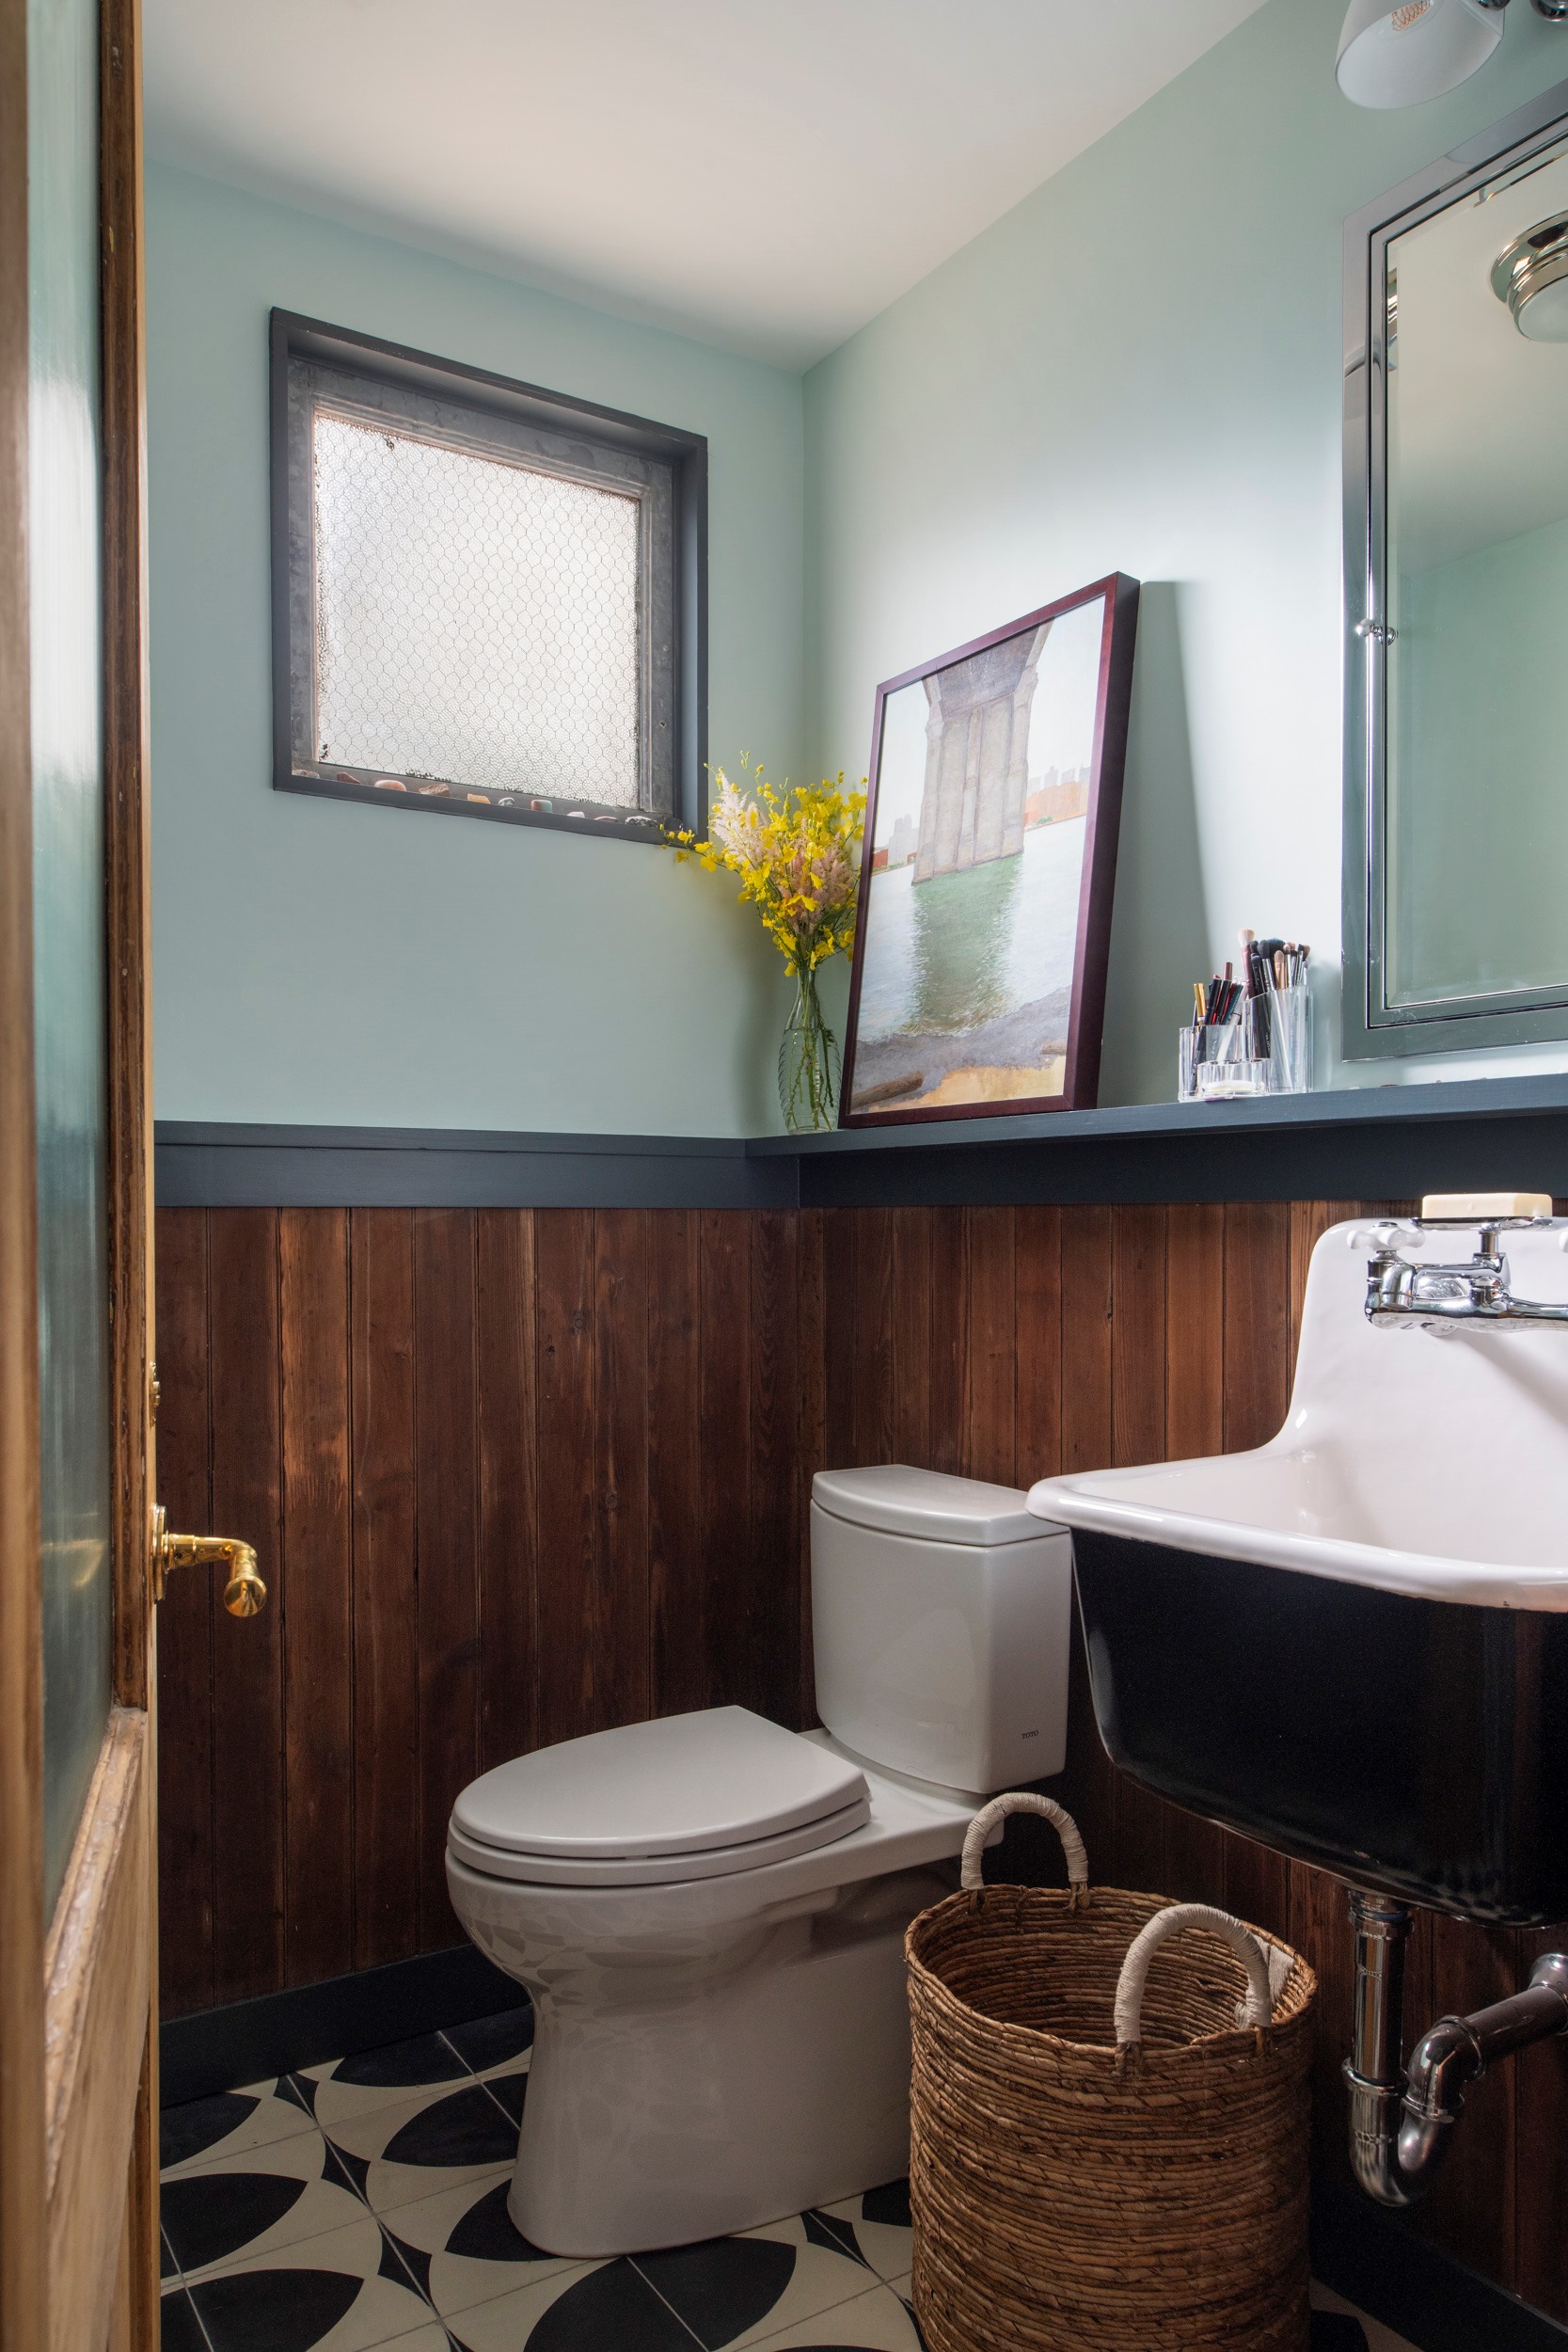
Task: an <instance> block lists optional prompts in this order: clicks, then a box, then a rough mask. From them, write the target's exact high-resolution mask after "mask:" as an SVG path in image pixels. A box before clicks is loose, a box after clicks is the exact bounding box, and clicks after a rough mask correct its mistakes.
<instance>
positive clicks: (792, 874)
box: [665, 757, 865, 972]
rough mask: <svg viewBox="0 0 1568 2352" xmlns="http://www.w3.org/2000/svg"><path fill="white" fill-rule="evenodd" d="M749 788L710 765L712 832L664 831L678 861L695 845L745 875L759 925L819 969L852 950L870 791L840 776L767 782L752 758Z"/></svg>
mask: <svg viewBox="0 0 1568 2352" xmlns="http://www.w3.org/2000/svg"><path fill="white" fill-rule="evenodd" d="M741 766H742V768H743V769H744V770H746V771H747V772H748V774H749V776H750V778H751V783H752V792H751V794H750V795H748V794H747V793H745V792H743V791H742V790H741V789H740V788H739V787H738V786H736V785H735V784H733V783H732V782H731V780H730V778H729V777H728V776H727V775H726V774H725V773H724V771H723V770H722V768H719V769H716V770H715V771H714V781H715V783H716V784H717V786H718V792H717V795H716V797H715V799H714V802H713V804H712V807H711V808H710V810H709V813H708V837H707V839H706V840H705V841H696V840H695V839H694V837H693V835H692V834H689V833H667V834H666V835H665V839H666V840H667V841H668V842H669V844H670V846H671V848H672V849H673V850H674V852H675V856H676V858H677V860H678V861H680V862H681V863H682V864H684V863H685V861H686V859H687V858H688V857H689V856H691V855H692V854H693V853H694V854H695V855H696V856H697V857H698V858H699V859H700V860H701V862H702V864H703V865H704V866H705V867H706V869H707V871H708V872H709V873H716V872H718V870H719V868H720V867H721V866H722V867H724V868H725V869H726V870H727V871H728V872H730V873H732V874H737V875H738V876H739V878H740V896H741V898H743V899H748V900H750V902H751V904H752V906H754V907H755V908H756V911H757V914H758V916H759V918H760V920H761V922H762V926H763V929H764V930H766V931H767V933H768V937H769V938H770V939H771V940H772V942H773V944H774V946H776V947H777V948H778V950H779V953H780V954H781V955H782V956H783V957H784V960H785V961H786V962H788V963H789V964H790V966H791V967H792V969H794V970H795V971H797V972H800V971H805V972H815V971H816V967H817V965H818V964H819V963H823V962H826V961H827V959H828V958H829V957H830V956H836V955H847V954H848V953H849V951H850V949H851V947H852V946H854V939H855V902H856V898H857V895H858V891H859V886H860V847H861V835H862V833H863V829H864V820H865V794H864V792H863V791H861V792H846V791H845V789H844V771H843V770H842V769H840V771H839V773H838V776H837V778H836V780H831V779H829V778H827V777H824V779H823V781H822V782H821V783H820V784H816V785H801V786H800V787H797V788H796V789H795V790H793V791H792V790H791V788H790V785H789V781H788V778H787V777H786V778H785V780H784V784H783V785H782V786H774V785H772V784H770V783H768V779H767V777H766V775H765V774H764V772H763V770H762V769H761V768H760V767H756V768H753V767H752V763H751V761H750V760H749V759H746V758H744V757H743V758H742V760H741Z"/></svg>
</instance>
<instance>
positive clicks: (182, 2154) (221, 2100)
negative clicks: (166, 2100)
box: [158, 2090, 261, 2166]
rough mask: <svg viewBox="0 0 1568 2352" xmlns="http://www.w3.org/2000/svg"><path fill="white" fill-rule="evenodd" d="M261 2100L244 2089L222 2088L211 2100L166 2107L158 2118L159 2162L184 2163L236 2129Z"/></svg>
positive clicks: (250, 2114)
mask: <svg viewBox="0 0 1568 2352" xmlns="http://www.w3.org/2000/svg"><path fill="white" fill-rule="evenodd" d="M259 2106H261V2101H260V2099H252V2098H250V2097H248V2096H247V2095H246V2094H245V2092H244V2091H239V2090H220V2091H218V2092H217V2093H216V2094H215V2095H214V2097H213V2098H211V2099H190V2100H187V2102H186V2103H185V2105H184V2106H182V2107H166V2108H165V2109H164V2111H163V2113H162V2115H161V2116H160V2117H159V2118H158V2162H159V2163H160V2164H161V2165H164V2166H168V2165H171V2164H185V2163H187V2162H188V2161H189V2160H190V2158H191V2157H192V2156H199V2155H200V2154H202V2153H203V2152H204V2151H205V2150H206V2149H208V2148H215V2147H216V2146H217V2144H218V2142H219V2140H220V2139H227V2138H228V2137H229V2135H230V2132H237V2131H238V2130H239V2128H240V2125H241V2124H242V2123H243V2122H245V2120H246V2118H247V2117H249V2116H252V2115H254V2114H255V2112H256V2110H257V2108H258V2107H259Z"/></svg>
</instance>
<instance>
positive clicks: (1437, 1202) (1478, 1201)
mask: <svg viewBox="0 0 1568 2352" xmlns="http://www.w3.org/2000/svg"><path fill="white" fill-rule="evenodd" d="M1551 1213H1552V1196H1551V1194H1550V1193H1549V1192H1429V1193H1428V1194H1427V1196H1426V1198H1425V1199H1424V1200H1422V1202H1421V1215H1422V1216H1431V1217H1442V1218H1445V1219H1448V1220H1450V1221H1451V1222H1453V1223H1455V1224H1461V1223H1463V1224H1466V1225H1467V1224H1471V1223H1482V1222H1485V1221H1486V1220H1487V1219H1489V1218H1492V1217H1495V1216H1551Z"/></svg>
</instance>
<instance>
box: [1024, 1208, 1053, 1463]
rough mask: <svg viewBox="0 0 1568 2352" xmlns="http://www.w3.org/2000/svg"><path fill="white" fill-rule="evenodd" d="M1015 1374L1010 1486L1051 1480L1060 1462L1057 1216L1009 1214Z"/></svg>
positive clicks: (1046, 1211)
mask: <svg viewBox="0 0 1568 2352" xmlns="http://www.w3.org/2000/svg"><path fill="white" fill-rule="evenodd" d="M1013 1280H1014V1283H1015V1285H1016V1292H1017V1295H1016V1300H1015V1305H1014V1328H1015V1335H1016V1338H1015V1343H1016V1345H1017V1349H1018V1370H1017V1375H1016V1379H1015V1383H1014V1422H1013V1484H1014V1485H1015V1486H1033V1485H1034V1483H1035V1481H1036V1480H1037V1478H1053V1477H1054V1476H1055V1474H1056V1472H1057V1471H1058V1470H1060V1468H1061V1462H1062V1213H1061V1211H1060V1209H1052V1208H1027V1209H1015V1210H1014V1212H1013Z"/></svg>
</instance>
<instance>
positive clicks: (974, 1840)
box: [958, 1788, 1089, 1896]
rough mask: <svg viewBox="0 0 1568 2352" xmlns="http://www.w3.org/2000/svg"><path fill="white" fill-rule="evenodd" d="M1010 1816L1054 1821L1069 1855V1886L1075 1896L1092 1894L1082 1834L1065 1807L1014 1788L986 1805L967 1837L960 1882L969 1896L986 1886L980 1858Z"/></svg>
mask: <svg viewBox="0 0 1568 2352" xmlns="http://www.w3.org/2000/svg"><path fill="white" fill-rule="evenodd" d="M1009 1813H1039V1814H1042V1815H1043V1816H1044V1818H1045V1819H1046V1820H1048V1821H1050V1822H1051V1823H1052V1825H1053V1828H1054V1829H1055V1831H1056V1833H1057V1835H1058V1836H1059V1837H1060V1838H1061V1841H1062V1851H1063V1852H1064V1853H1065V1854H1066V1856H1067V1875H1068V1884H1069V1886H1070V1887H1071V1889H1072V1891H1073V1893H1074V1895H1078V1894H1080V1893H1082V1894H1084V1895H1085V1896H1086V1895H1087V1893H1088V1891H1089V1857H1088V1854H1087V1853H1086V1851H1085V1847H1084V1840H1083V1838H1082V1837H1081V1836H1080V1835H1079V1831H1078V1824H1077V1822H1076V1821H1075V1820H1073V1818H1072V1816H1071V1814H1070V1813H1069V1812H1068V1811H1067V1809H1066V1808H1065V1806H1062V1805H1059V1804H1057V1803H1056V1800H1055V1798H1054V1797H1041V1796H1037V1794H1036V1793H1035V1791H1034V1790H1033V1789H1032V1788H1011V1789H1009V1790H1008V1791H1007V1792H1006V1795H1005V1796H1000V1797H992V1799H991V1801H990V1804H983V1805H982V1806H981V1807H980V1810H979V1812H978V1813H976V1815H975V1816H974V1820H973V1821H971V1823H970V1825H969V1829H968V1832H967V1833H966V1835H965V1837H964V1846H963V1862H962V1868H961V1871H960V1875H959V1879H958V1883H959V1885H960V1886H961V1887H962V1888H963V1889H964V1891H965V1893H966V1894H974V1892H975V1891H976V1890H977V1889H978V1888H979V1887H981V1886H983V1885H984V1884H985V1875H984V1872H983V1870H982V1868H981V1865H980V1857H981V1855H982V1853H983V1852H984V1851H985V1847H986V1842H987V1840H988V1839H989V1837H990V1834H991V1832H992V1830H993V1829H996V1828H998V1827H999V1826H1000V1824H1001V1823H1002V1822H1003V1821H1005V1820H1006V1818H1007V1816H1008V1814H1009Z"/></svg>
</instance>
